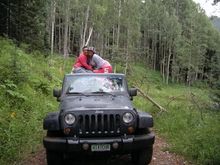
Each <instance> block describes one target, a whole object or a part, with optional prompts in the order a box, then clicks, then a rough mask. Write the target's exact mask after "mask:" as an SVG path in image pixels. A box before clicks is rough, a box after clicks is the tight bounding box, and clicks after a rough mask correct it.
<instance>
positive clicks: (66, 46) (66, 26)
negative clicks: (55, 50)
mask: <svg viewBox="0 0 220 165" xmlns="http://www.w3.org/2000/svg"><path fill="white" fill-rule="evenodd" d="M69 5H70V0H67V3H66V5H65V7H66V8H65V9H66V12H65V25H64V26H65V27H64V43H63V56H64V57H65V58H66V57H68V29H69Z"/></svg>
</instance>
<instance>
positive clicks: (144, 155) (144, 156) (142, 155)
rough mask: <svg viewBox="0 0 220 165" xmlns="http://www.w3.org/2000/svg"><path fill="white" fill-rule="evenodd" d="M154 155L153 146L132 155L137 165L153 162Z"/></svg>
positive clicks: (133, 161)
mask: <svg viewBox="0 0 220 165" xmlns="http://www.w3.org/2000/svg"><path fill="white" fill-rule="evenodd" d="M152 154H153V146H150V147H148V148H147V149H144V150H141V151H136V152H134V153H132V154H131V158H132V163H133V164H135V165H147V164H149V163H150V162H151V158H152Z"/></svg>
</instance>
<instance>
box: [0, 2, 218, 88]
mask: <svg viewBox="0 0 220 165" xmlns="http://www.w3.org/2000/svg"><path fill="white" fill-rule="evenodd" d="M216 2H217V1H216ZM0 8H1V9H0V11H1V13H0V17H1V27H0V33H1V35H4V36H8V37H9V38H13V39H15V41H18V43H20V42H25V43H28V44H30V48H31V49H32V48H33V49H39V50H43V51H48V52H50V53H51V54H53V53H59V54H62V55H63V56H64V57H68V56H69V55H71V54H74V55H76V54H78V52H79V51H80V48H81V47H82V46H83V45H85V44H89V45H93V46H95V47H96V49H97V51H98V52H99V53H100V54H101V55H102V56H105V57H107V58H109V59H110V60H111V62H112V63H113V64H114V63H116V62H121V63H122V65H126V63H128V64H129V63H130V62H131V61H142V62H144V63H145V64H146V67H150V68H152V69H154V70H158V71H160V73H161V75H162V77H163V81H164V82H166V83H167V84H168V83H169V82H184V83H186V84H188V85H192V84H194V83H195V82H197V81H201V80H202V81H205V82H207V83H209V84H210V85H213V83H214V82H215V81H217V80H218V79H219V72H218V71H219V63H220V62H219V61H220V57H219V56H220V55H219V54H220V50H219V49H220V48H219V47H218V45H219V44H220V35H219V31H217V30H216V29H215V28H214V27H213V25H212V24H211V22H210V20H209V18H208V17H207V16H206V15H205V14H204V11H203V10H202V9H201V8H200V7H199V6H198V5H196V4H195V3H194V2H193V1H192V0H182V1H178V0H166V1H163V0H158V1H154V0H137V1H133V0H113V1H108V0H105V1H103V0H95V1H93V0H81V1H79V0H65V1H63V0H62V1H61V0H46V1H43V0H39V1H29V0H25V1H10V0H3V1H2V2H1V4H0ZM88 42H89V43H88Z"/></svg>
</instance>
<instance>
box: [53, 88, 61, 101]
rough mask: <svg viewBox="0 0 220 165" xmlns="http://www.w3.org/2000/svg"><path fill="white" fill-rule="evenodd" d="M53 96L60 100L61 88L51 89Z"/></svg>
mask: <svg viewBox="0 0 220 165" xmlns="http://www.w3.org/2000/svg"><path fill="white" fill-rule="evenodd" d="M53 96H54V97H56V98H57V101H60V99H59V98H60V96H61V90H60V89H53Z"/></svg>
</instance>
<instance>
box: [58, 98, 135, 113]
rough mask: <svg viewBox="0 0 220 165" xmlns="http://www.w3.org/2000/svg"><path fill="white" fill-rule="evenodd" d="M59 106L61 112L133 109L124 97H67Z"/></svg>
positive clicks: (128, 100)
mask: <svg viewBox="0 0 220 165" xmlns="http://www.w3.org/2000/svg"><path fill="white" fill-rule="evenodd" d="M60 106H61V109H62V110H63V111H68V110H92V109H94V110H97V109H102V110H105V109H106V110H107V109H133V106H132V104H131V101H130V99H129V98H128V96H125V95H119V96H111V95H97V96H94V95H93V96H67V97H65V98H63V99H62V101H61V105H60Z"/></svg>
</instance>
